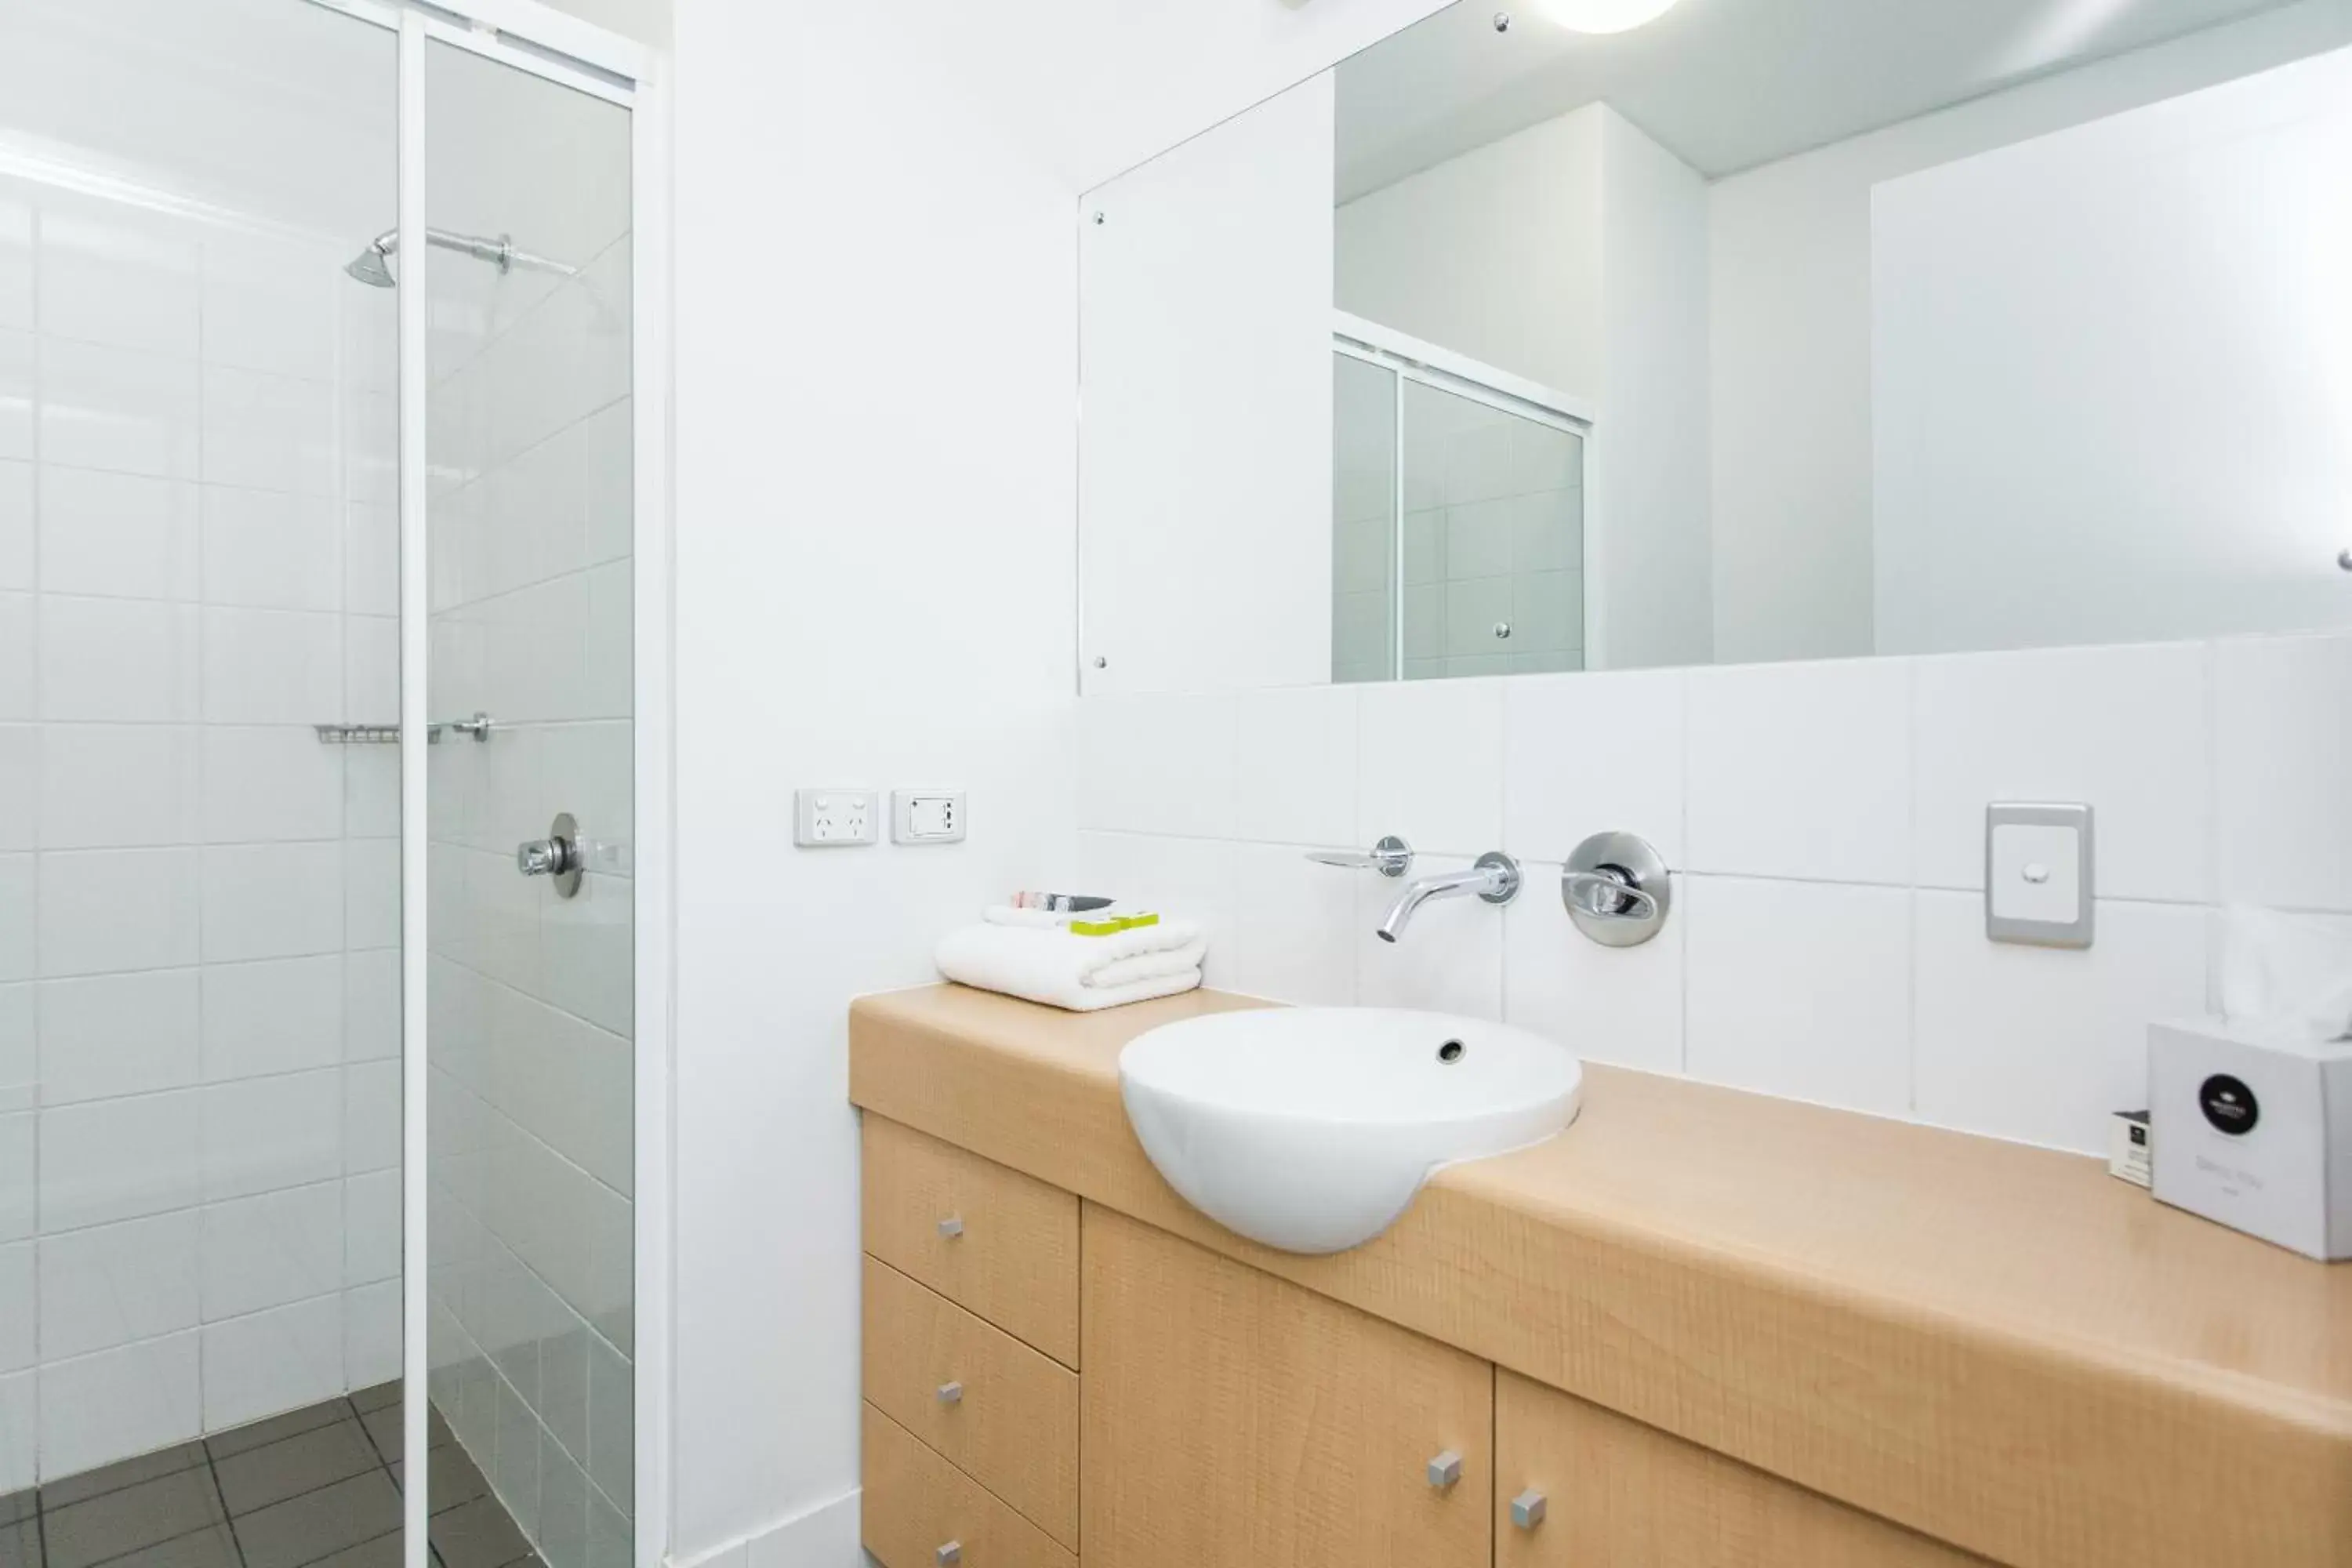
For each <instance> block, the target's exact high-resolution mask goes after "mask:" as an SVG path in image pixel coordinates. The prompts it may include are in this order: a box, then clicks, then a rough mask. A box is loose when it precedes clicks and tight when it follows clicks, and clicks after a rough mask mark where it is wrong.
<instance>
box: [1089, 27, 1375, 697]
mask: <svg viewBox="0 0 2352 1568" xmlns="http://www.w3.org/2000/svg"><path fill="white" fill-rule="evenodd" d="M1332 134H1333V118H1332V98H1331V78H1330V75H1329V74H1328V72H1327V73H1325V74H1324V75H1321V76H1318V77H1317V78H1315V79H1313V80H1311V81H1308V82H1305V83H1302V84H1301V85H1300V86H1298V87H1297V88H1294V89H1291V90H1290V91H1288V92H1286V93H1284V94H1283V95H1282V96H1281V97H1279V98H1276V99H1275V100H1273V101H1271V102H1268V103H1265V104H1261V105H1259V106H1258V107H1257V108H1255V109H1254V110H1250V112H1248V113H1247V114H1244V115H1240V116H1238V117H1236V118H1234V119H1233V120H1229V121H1225V122H1224V123H1223V125H1220V126H1218V127H1216V128H1215V129H1213V130H1212V131H1210V132H1206V133H1205V134H1203V135H1201V136H1198V137H1195V138H1194V139H1193V140H1192V141H1190V142H1186V143H1184V144H1183V145H1182V146H1181V147H1178V148H1176V149H1174V150H1173V151H1171V152H1170V153H1167V154H1166V155H1165V156H1163V157H1160V158H1156V159H1154V160H1152V161H1151V162H1150V163H1146V164H1145V165H1144V166H1143V167H1141V168H1139V169H1137V170H1135V171H1133V172H1132V173H1130V174H1125V175H1122V176H1121V177H1119V178H1118V179H1117V180H1114V181H1112V182H1110V183H1109V184H1107V185H1104V186H1101V187H1099V188H1098V189H1096V190H1093V191H1090V192H1088V193H1087V198H1086V202H1085V206H1086V208H1087V212H1086V215H1085V216H1084V218H1083V219H1082V220H1081V221H1080V222H1079V224H1078V231H1077V232H1078V245H1079V257H1080V261H1079V296H1078V306H1079V321H1080V325H1079V334H1080V336H1079V364H1080V369H1081V387H1082V397H1083V401H1084V407H1085V414H1084V419H1083V424H1082V426H1081V427H1080V442H1079V450H1078V468H1079V476H1080V478H1079V504H1080V508H1081V512H1082V515H1083V516H1084V517H1085V518H1086V520H1087V526H1086V534H1085V550H1084V555H1083V561H1082V564H1081V567H1080V573H1081V581H1080V591H1081V597H1080V604H1081V617H1082V618H1081V625H1080V635H1079V652H1080V654H1081V656H1082V657H1081V658H1080V670H1081V677H1082V679H1083V681H1084V689H1086V690H1087V691H1192V690H1210V689H1219V688H1223V687H1232V686H1267V685H1288V684H1306V683H1311V682H1315V681H1322V680H1328V679H1330V677H1331V594H1330V584H1331V522H1330V519H1331V399H1332V392H1331V245H1332V216H1331V198H1330V190H1331V169H1332V157H1333V146H1332ZM1097 216H1099V217H1100V219H1101V221H1100V222H1099V223H1097V222H1096V221H1095V219H1096V218H1097Z"/></svg>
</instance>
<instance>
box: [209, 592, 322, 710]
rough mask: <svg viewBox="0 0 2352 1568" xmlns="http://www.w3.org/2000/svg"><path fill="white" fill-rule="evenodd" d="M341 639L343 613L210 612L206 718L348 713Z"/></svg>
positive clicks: (284, 611) (282, 611) (277, 611)
mask: <svg viewBox="0 0 2352 1568" xmlns="http://www.w3.org/2000/svg"><path fill="white" fill-rule="evenodd" d="M342 645H343V639H342V623H341V617H340V616H328V615H312V614H308V613H298V612H294V611H286V610H206V611H205V613H204V683H205V684H204V693H205V696H204V714H205V721H206V722H208V723H214V724H331V723H333V722H335V721H337V719H338V718H339V717H340V716H341V713H342V711H343V680H342V668H343V651H342Z"/></svg>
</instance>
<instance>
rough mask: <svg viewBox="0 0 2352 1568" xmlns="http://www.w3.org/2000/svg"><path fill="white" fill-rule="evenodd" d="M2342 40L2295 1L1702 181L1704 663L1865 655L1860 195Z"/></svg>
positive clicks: (1867, 481)
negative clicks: (1707, 225)
mask: <svg viewBox="0 0 2352 1568" xmlns="http://www.w3.org/2000/svg"><path fill="white" fill-rule="evenodd" d="M2347 41H2352V6H2347V5H2343V4H2342V3H2341V0H2306V3H2305V4H2302V5H2290V6H2285V7H2283V8H2281V9H2278V10H2274V11H2269V12H2265V13H2263V14H2261V15H2259V16H2254V17H2252V18H2250V19H2249V20H2247V21H2244V22H2241V23H2237V24H2233V25H2231V26H2226V27H2221V28H2215V29H2212V30H2210V31H2207V32H2203V33H2199V34H2195V35H2192V36H2190V37H2186V38H2181V39H2176V40H2174V41H2172V42H2170V43H2167V44H2160V45H2157V46H2155V47H2150V48H2147V49H2143V50H2139V51H2137V52H2136V53H2133V54H2128V55H2123V56H2118V57H2116V58H2112V59H2108V60H2103V61H2100V62H2097V63H2095V64H2094V65H2090V66H2087V67H2084V68H2082V69H2079V70H2074V71H2069V72H2066V73H2064V74H2063V75H2060V76H2055V77H2051V78H2048V79H2043V80H2041V81H2036V82H2032V83H2029V84H2027V85H2025V86H2023V87H2020V88H2016V89H2011V90H2010V91H2007V92H2002V93H1998V94H1994V95H1993V96H1991V97H1989V98H1984V99H1980V100H1976V101H1974V102H1970V103H1965V104H1961V105H1958V106H1957V107H1955V108H1952V109H1949V110H1944V111H1943V112H1941V113H1937V114H1932V115H1927V116H1925V117H1923V118H1921V119H1918V120H1914V121H1906V122H1905V123H1903V124H1900V125H1896V126H1893V127H1890V128H1888V129H1887V130H1885V131H1880V132H1872V133H1870V134H1868V135H1865V136H1858V137H1855V138H1853V139H1852V140H1850V141H1845V142H1837V143H1835V144H1834V145H1832V146H1829V147H1825V148H1822V149H1821V150H1820V151H1818V152H1813V153H1805V154H1802V155H1801V156H1799V157H1795V158H1790V159H1787V160H1785V161H1783V162H1781V163H1773V164H1770V165H1768V166H1767V167H1765V168H1762V169H1758V170H1756V171H1753V172H1752V173H1749V174H1741V175H1738V176H1736V177H1734V178H1732V179H1728V180H1725V181H1722V182H1719V183H1718V184H1716V185H1715V186H1714V187H1713V190H1712V208H1713V210H1712V213H1711V215H1710V220H1711V227H1712V237H1711V247H1710V252H1709V268H1710V277H1711V297H1712V329H1711V330H1712V333H1713V366H1712V370H1713V374H1712V377H1711V383H1712V384H1711V388H1710V393H1711V396H1712V400H1713V432H1714V445H1715V464H1714V478H1713V481H1712V483H1713V494H1714V508H1713V510H1714V521H1715V530H1714V531H1715V619H1716V637H1715V645H1716V646H1715V656H1716V658H1717V659H1720V660H1723V661H1726V662H1732V661H1748V660H1757V659H1775V658H1817V657H1824V656H1832V655H1840V654H1853V653H1864V652H1868V651H1869V650H1870V649H1871V647H1873V614H1872V608H1871V597H1872V575H1871V564H1870V560H1871V489H1872V445H1871V351H1870V344H1871V306H1870V301H1871V272H1870V193H1871V190H1872V187H1873V186H1874V185H1876V184H1880V183H1881V182H1883V181H1886V180H1891V179H1895V178H1898V177H1901V176H1903V175H1906V174H1916V173H1917V172H1919V171H1921V170H1923V169H1927V168H1931V167H1933V166H1935V165H1937V164H1939V163H1948V162H1950V161H1952V160H1955V159H1958V158H1965V157H1969V156H1971V155H1973V154H1976V153H1983V152H1987V151H1990V149H1993V148H1996V147H2002V146H2007V145H2009V144H2011V143H2013V142H2020V141H2023V140H2025V139H2027V138H2030V137H2034V136H2040V135H2044V134H2047V133H2049V132H2053V131H2059V130H2063V129H2064V128H2066V127H2068V126H2073V125H2080V124H2084V123H2085V122H2087V121H2094V120H2096V119H2099V118H2102V117H2104V116H2106V115H2111V114H2116V113H2119V112H2121V111H2123V110H2129V109H2133V108H2136V107H2138V106H2140V105H2144V104H2148V103H2153V102H2157V101H2158V100H2163V99H2167V98H2171V97H2174V96H2177V95H2179V94H2180V93H2184V92H2189V91H2193V90H2195V89H2199V88H2201V87H2206V86H2210V85H2211V84H2213V83H2216V82H2220V81H2224V80H2227V79H2231V78H2232V77H2236V76H2241V75H2243V74H2245V73H2247V72H2250V71H2254V70H2259V69H2263V68H2266V67H2269V66H2273V65H2278V64H2282V63H2284V62H2287V61H2290V60H2294V59H2298V58H2303V57H2305V56H2306V55H2309V54H2312V53H2314V52H2315V51H2317V50H2320V49H2324V48H2327V47H2335V46H2337V45H2341V44H2343V43H2345V42H2347Z"/></svg>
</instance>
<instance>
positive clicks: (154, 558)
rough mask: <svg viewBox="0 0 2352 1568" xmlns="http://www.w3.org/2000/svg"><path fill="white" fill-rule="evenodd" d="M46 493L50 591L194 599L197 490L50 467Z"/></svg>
mask: <svg viewBox="0 0 2352 1568" xmlns="http://www.w3.org/2000/svg"><path fill="white" fill-rule="evenodd" d="M40 493H41V587H42V588H43V590H44V591H46V592H47V593H51V594H82V595H90V596H93V597H98V598H113V599H170V600H175V601H179V602H182V603H188V602H192V601H194V599H195V597H196V595H197V592H198V590H199V587H200V571H199V566H200V563H199V561H198V556H197V549H198V542H199V539H200V531H199V529H198V526H197V520H198V515H199V514H198V508H197V500H196V496H197V491H196V487H195V486H194V485H193V484H191V483H189V482H187V481H186V480H184V479H155V478H152V477H150V476H147V475H143V474H116V473H108V472H105V471H103V470H100V469H97V468H57V467H55V466H53V465H49V464H44V465H42V468H41V479H40Z"/></svg>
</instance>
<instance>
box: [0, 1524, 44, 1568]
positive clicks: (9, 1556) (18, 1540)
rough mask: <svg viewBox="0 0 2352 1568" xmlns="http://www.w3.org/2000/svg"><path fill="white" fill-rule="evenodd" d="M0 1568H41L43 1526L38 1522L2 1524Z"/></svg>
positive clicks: (0, 1532) (0, 1526) (0, 1531)
mask: <svg viewBox="0 0 2352 1568" xmlns="http://www.w3.org/2000/svg"><path fill="white" fill-rule="evenodd" d="M0 1568H41V1525H40V1521H38V1520H33V1519H27V1520H19V1521H14V1522H11V1523H8V1524H0Z"/></svg>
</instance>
